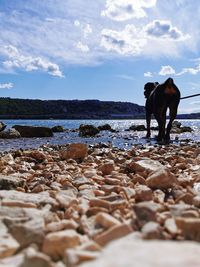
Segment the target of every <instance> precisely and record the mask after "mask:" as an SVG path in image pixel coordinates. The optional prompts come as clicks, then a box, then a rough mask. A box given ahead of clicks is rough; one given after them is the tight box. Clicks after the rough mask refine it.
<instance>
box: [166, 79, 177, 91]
mask: <svg viewBox="0 0 200 267" xmlns="http://www.w3.org/2000/svg"><path fill="white" fill-rule="evenodd" d="M164 86H165V94H167V95H174V94H176V87H175V84H174V80H173V79H172V78H168V79H167V80H166V81H165V82H164Z"/></svg>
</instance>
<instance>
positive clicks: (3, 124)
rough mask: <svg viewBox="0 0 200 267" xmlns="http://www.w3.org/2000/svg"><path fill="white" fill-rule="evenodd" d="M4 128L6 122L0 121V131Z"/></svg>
mask: <svg viewBox="0 0 200 267" xmlns="http://www.w3.org/2000/svg"><path fill="white" fill-rule="evenodd" d="M5 128H6V124H5V123H3V122H2V121H1V122H0V132H2V131H3V130H4V129H5Z"/></svg>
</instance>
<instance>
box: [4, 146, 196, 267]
mask: <svg viewBox="0 0 200 267" xmlns="http://www.w3.org/2000/svg"><path fill="white" fill-rule="evenodd" d="M199 208H200V148H199V144H197V143H196V144H195V143H194V144H191V145H187V144H185V145H180V146H178V145H169V146H157V145H155V146H150V145H149V146H141V145H140V146H137V145H136V146H133V147H132V148H131V149H130V150H128V151H125V150H120V149H117V148H114V147H105V148H102V146H100V145H98V144H97V145H90V146H87V145H86V144H71V145H65V146H42V147H40V148H39V149H35V150H24V151H23V150H18V151H14V152H10V153H1V156H0V266H2V267H25V266H26V267H32V266H37V267H43V266H44V267H63V266H69V267H74V266H85V267H86V266H88V267H89V266H90V267H100V266H105V267H108V266H116V267H124V266H131V265H132V264H133V263H134V262H135V264H136V265H135V266H137V267H144V266H150V267H154V266H163V267H165V266H173V267H175V266H176V267H179V266H181V267H183V266H192V267H193V266H194V267H197V266H200V259H199V253H200V247H199V244H198V242H200V210H199ZM185 240H189V241H187V242H183V241H185ZM156 264H157V265H156Z"/></svg>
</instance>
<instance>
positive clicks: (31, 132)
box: [12, 125, 53, 137]
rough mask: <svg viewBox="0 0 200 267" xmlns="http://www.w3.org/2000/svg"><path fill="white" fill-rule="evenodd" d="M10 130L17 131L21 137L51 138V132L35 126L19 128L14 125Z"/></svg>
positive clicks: (19, 126)
mask: <svg viewBox="0 0 200 267" xmlns="http://www.w3.org/2000/svg"><path fill="white" fill-rule="evenodd" d="M12 128H14V129H15V130H17V131H18V132H19V133H20V135H21V137H52V136H53V132H52V130H51V128H48V127H37V126H21V125H14V126H13V127H12Z"/></svg>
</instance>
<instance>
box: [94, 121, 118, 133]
mask: <svg viewBox="0 0 200 267" xmlns="http://www.w3.org/2000/svg"><path fill="white" fill-rule="evenodd" d="M98 129H99V130H100V131H110V132H112V131H114V130H113V129H112V127H111V126H110V124H108V123H107V124H104V125H100V126H98Z"/></svg>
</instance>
